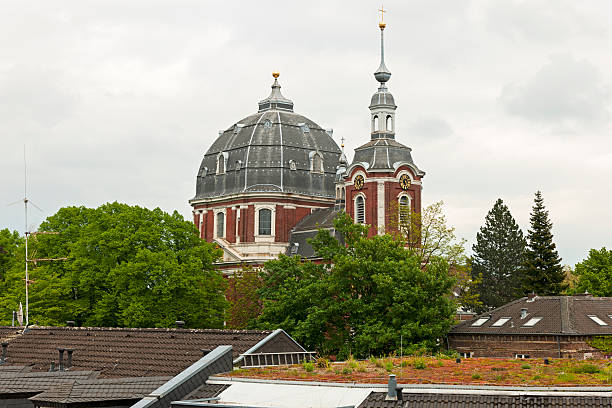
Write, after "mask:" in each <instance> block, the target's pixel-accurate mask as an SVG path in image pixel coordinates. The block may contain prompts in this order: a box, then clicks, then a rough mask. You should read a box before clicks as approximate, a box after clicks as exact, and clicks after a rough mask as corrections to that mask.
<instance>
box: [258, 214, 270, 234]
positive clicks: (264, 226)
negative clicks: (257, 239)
mask: <svg viewBox="0 0 612 408" xmlns="http://www.w3.org/2000/svg"><path fill="white" fill-rule="evenodd" d="M259 235H272V210H269V209H267V208H262V209H261V210H259Z"/></svg>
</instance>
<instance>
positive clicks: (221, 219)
mask: <svg viewBox="0 0 612 408" xmlns="http://www.w3.org/2000/svg"><path fill="white" fill-rule="evenodd" d="M217 237H218V238H223V237H225V214H223V213H222V212H220V213H217Z"/></svg>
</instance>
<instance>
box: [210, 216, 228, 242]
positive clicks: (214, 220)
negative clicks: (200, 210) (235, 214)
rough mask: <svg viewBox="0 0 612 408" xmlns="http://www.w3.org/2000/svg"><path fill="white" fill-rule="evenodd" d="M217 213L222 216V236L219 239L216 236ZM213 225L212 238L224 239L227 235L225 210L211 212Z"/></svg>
mask: <svg viewBox="0 0 612 408" xmlns="http://www.w3.org/2000/svg"><path fill="white" fill-rule="evenodd" d="M219 213H222V214H223V236H221V237H220V236H219V235H218V234H217V214H219ZM213 225H214V226H213V237H215V238H223V239H225V236H226V235H227V211H226V209H225V208H219V209H217V210H214V211H213Z"/></svg>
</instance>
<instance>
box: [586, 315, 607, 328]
mask: <svg viewBox="0 0 612 408" xmlns="http://www.w3.org/2000/svg"><path fill="white" fill-rule="evenodd" d="M587 316H589V318H590V319H591V320H592V321H594V322H595V323H597V324H598V325H600V326H607V325H608V323H606V322H604V321H603V320H601V319H600V318H599V317H597V316H595V315H587Z"/></svg>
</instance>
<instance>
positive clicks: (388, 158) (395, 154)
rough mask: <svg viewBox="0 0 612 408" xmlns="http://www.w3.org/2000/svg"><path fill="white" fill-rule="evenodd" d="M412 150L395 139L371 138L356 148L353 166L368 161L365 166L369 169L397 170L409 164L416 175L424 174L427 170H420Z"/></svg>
mask: <svg viewBox="0 0 612 408" xmlns="http://www.w3.org/2000/svg"><path fill="white" fill-rule="evenodd" d="M411 151H412V149H411V148H409V147H408V146H404V145H403V144H401V143H400V142H398V141H396V140H394V139H388V138H384V139H374V140H370V141H369V142H368V143H366V144H364V145H361V146H359V147H358V148H356V149H355V156H354V157H353V163H352V164H351V168H352V167H353V166H355V165H358V164H362V163H366V165H365V167H366V170H368V171H372V170H378V171H383V170H384V171H395V170H396V169H397V168H398V167H399V166H400V165H402V164H407V165H409V166H410V167H412V168H413V170H414V172H415V173H416V175H418V176H424V175H425V172H424V171H422V170H420V169H419V168H418V167H417V166H416V164H415V163H414V161H413V160H412V154H411V153H410V152H411ZM349 172H350V170H349Z"/></svg>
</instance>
